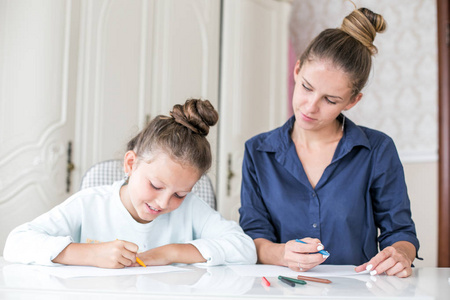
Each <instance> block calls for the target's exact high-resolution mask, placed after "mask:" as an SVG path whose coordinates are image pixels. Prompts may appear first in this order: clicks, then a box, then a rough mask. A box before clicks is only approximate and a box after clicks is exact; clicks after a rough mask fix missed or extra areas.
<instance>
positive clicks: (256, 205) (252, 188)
mask: <svg viewBox="0 0 450 300" xmlns="http://www.w3.org/2000/svg"><path fill="white" fill-rule="evenodd" d="M254 151H256V150H253V149H252V144H251V143H249V142H247V143H246V145H245V153H244V161H243V164H242V184H241V207H240V209H239V213H240V219H239V225H241V227H242V229H243V230H244V232H245V233H246V234H248V235H249V236H250V237H251V238H252V239H257V238H264V239H267V240H269V241H272V242H274V243H276V242H279V241H278V238H277V234H276V230H275V227H274V226H273V224H272V222H271V216H270V213H269V211H268V209H267V207H266V205H265V204H264V201H263V198H262V196H261V190H260V188H259V186H260V184H259V182H258V178H257V175H256V170H255V167H256V166H255V164H256V163H257V162H255V160H254V154H255V153H254ZM258 163H260V165H264V162H258Z"/></svg>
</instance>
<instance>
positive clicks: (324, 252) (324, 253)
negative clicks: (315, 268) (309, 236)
mask: <svg viewBox="0 0 450 300" xmlns="http://www.w3.org/2000/svg"><path fill="white" fill-rule="evenodd" d="M295 241H296V242H299V243H302V244H308V243H307V242H304V241H302V240H300V239H295ZM319 253H320V254H322V255H325V256H330V253H328V251H325V250H320V251H319Z"/></svg>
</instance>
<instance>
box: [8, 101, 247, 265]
mask: <svg viewBox="0 0 450 300" xmlns="http://www.w3.org/2000/svg"><path fill="white" fill-rule="evenodd" d="M170 115H171V116H170V117H168V116H162V115H160V116H157V117H156V118H155V119H154V120H153V121H152V122H151V123H150V124H148V126H147V127H146V128H145V129H144V130H142V132H140V133H139V134H138V135H137V136H136V137H135V138H133V139H132V140H131V141H130V142H129V143H128V151H127V152H126V154H125V157H124V170H125V173H127V177H128V178H126V179H125V180H123V181H120V182H116V183H114V184H113V185H112V186H101V187H94V188H90V189H86V190H82V191H80V192H78V193H76V194H74V195H73V196H71V197H70V198H69V199H67V200H66V201H65V202H63V203H62V204H60V205H58V206H56V207H55V208H53V209H52V210H50V211H49V212H47V213H45V214H43V215H41V216H39V217H38V218H36V219H35V220H33V221H31V222H29V223H26V224H23V225H21V226H19V227H17V228H15V229H14V230H13V231H12V232H11V233H10V234H9V236H8V239H7V241H6V245H5V249H4V258H5V259H6V260H7V261H11V262H20V263H26V264H40V265H54V264H66V265H88V266H96V267H102V268H123V267H128V266H138V264H137V262H136V259H138V260H139V259H140V260H142V261H143V263H144V264H146V265H167V264H172V263H187V264H192V263H206V264H207V265H219V264H233V263H234V264H236V263H242V264H253V263H255V262H256V252H255V246H254V243H253V241H252V240H251V239H250V238H249V237H248V236H247V235H245V234H244V233H243V231H242V230H241V228H240V227H239V226H238V225H237V224H236V223H235V222H232V221H227V220H225V219H223V218H222V217H221V215H220V214H219V213H218V212H216V211H215V210H213V209H211V208H210V207H209V205H208V204H206V203H205V202H203V201H202V200H200V199H199V198H198V197H197V196H195V194H193V193H190V191H191V189H192V187H193V186H194V184H195V183H196V182H197V180H198V179H199V178H200V177H201V175H202V174H204V173H205V172H206V171H207V170H208V169H209V167H210V166H211V150H210V146H209V143H208V141H207V139H206V135H207V134H208V132H209V127H210V126H213V125H215V124H216V123H217V120H218V114H217V112H216V111H215V109H214V107H213V106H212V105H211V103H210V102H209V101H207V100H206V101H202V100H196V99H191V100H188V101H186V103H185V104H184V105H175V106H174V107H173V111H172V112H171V113H170Z"/></svg>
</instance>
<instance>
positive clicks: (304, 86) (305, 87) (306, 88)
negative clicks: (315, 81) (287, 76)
mask: <svg viewBox="0 0 450 300" xmlns="http://www.w3.org/2000/svg"><path fill="white" fill-rule="evenodd" d="M302 86H303V88H304V89H305V90H307V91H311V89H310V88H308V87H307V86H306V85H305V84H304V83H302Z"/></svg>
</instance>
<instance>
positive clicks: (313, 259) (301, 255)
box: [284, 238, 328, 272]
mask: <svg viewBox="0 0 450 300" xmlns="http://www.w3.org/2000/svg"><path fill="white" fill-rule="evenodd" d="M302 241H303V242H305V243H306V244H303V243H300V242H296V241H295V240H292V241H289V242H287V243H286V244H285V247H284V260H285V262H286V264H287V266H288V267H289V268H290V269H291V270H294V271H297V272H299V271H300V272H304V271H308V270H309V269H312V268H314V267H315V266H317V265H320V264H321V263H323V262H324V261H325V260H326V259H327V258H328V256H325V255H323V254H321V253H318V251H320V250H323V249H324V247H323V245H322V244H321V243H320V240H318V239H312V238H304V239H302Z"/></svg>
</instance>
